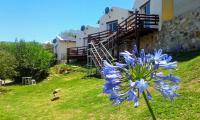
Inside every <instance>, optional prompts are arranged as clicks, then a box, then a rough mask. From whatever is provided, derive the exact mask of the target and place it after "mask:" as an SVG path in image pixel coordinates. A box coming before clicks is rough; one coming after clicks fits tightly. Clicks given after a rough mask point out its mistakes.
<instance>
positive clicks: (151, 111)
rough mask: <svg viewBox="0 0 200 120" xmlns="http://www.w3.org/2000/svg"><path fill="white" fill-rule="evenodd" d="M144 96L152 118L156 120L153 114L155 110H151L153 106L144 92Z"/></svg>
mask: <svg viewBox="0 0 200 120" xmlns="http://www.w3.org/2000/svg"><path fill="white" fill-rule="evenodd" d="M142 94H143V97H144V100H145V102H146V104H147V106H148V108H149V112H150V113H151V116H152V118H153V120H156V117H155V115H154V113H153V110H152V108H151V105H150V103H149V100H148V99H147V96H146V94H145V92H142Z"/></svg>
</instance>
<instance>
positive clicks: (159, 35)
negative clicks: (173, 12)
mask: <svg viewBox="0 0 200 120" xmlns="http://www.w3.org/2000/svg"><path fill="white" fill-rule="evenodd" d="M140 41H141V46H140V48H145V50H147V51H152V50H153V49H155V48H162V49H163V50H165V51H167V52H174V51H191V50H200V7H199V8H197V9H194V10H192V11H187V12H185V13H183V14H181V15H180V16H178V17H175V18H174V19H173V20H171V21H169V22H164V23H163V25H162V29H161V31H159V32H155V33H153V34H149V35H147V36H144V37H142V38H141V39H140Z"/></svg>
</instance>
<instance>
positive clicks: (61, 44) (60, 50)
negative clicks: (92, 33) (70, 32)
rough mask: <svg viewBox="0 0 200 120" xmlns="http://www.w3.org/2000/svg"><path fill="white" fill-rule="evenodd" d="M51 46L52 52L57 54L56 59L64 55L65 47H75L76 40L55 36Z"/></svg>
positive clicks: (65, 52) (65, 53)
mask: <svg viewBox="0 0 200 120" xmlns="http://www.w3.org/2000/svg"><path fill="white" fill-rule="evenodd" d="M53 46H54V53H55V54H57V60H61V59H62V57H63V56H64V57H66V55H67V48H69V47H76V42H75V41H73V42H72V41H64V40H60V39H59V38H58V37H56V43H54V44H53Z"/></svg>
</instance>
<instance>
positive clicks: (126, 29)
mask: <svg viewBox="0 0 200 120" xmlns="http://www.w3.org/2000/svg"><path fill="white" fill-rule="evenodd" d="M125 26H126V32H127V31H128V26H127V19H126V20H125Z"/></svg>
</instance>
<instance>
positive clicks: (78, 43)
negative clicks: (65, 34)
mask: <svg viewBox="0 0 200 120" xmlns="http://www.w3.org/2000/svg"><path fill="white" fill-rule="evenodd" d="M98 31H99V29H98V28H96V27H92V26H86V27H85V30H84V31H80V32H79V33H78V34H77V35H76V47H82V46H87V45H88V43H87V39H85V40H84V38H86V37H88V35H89V34H93V33H96V32H98Z"/></svg>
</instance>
